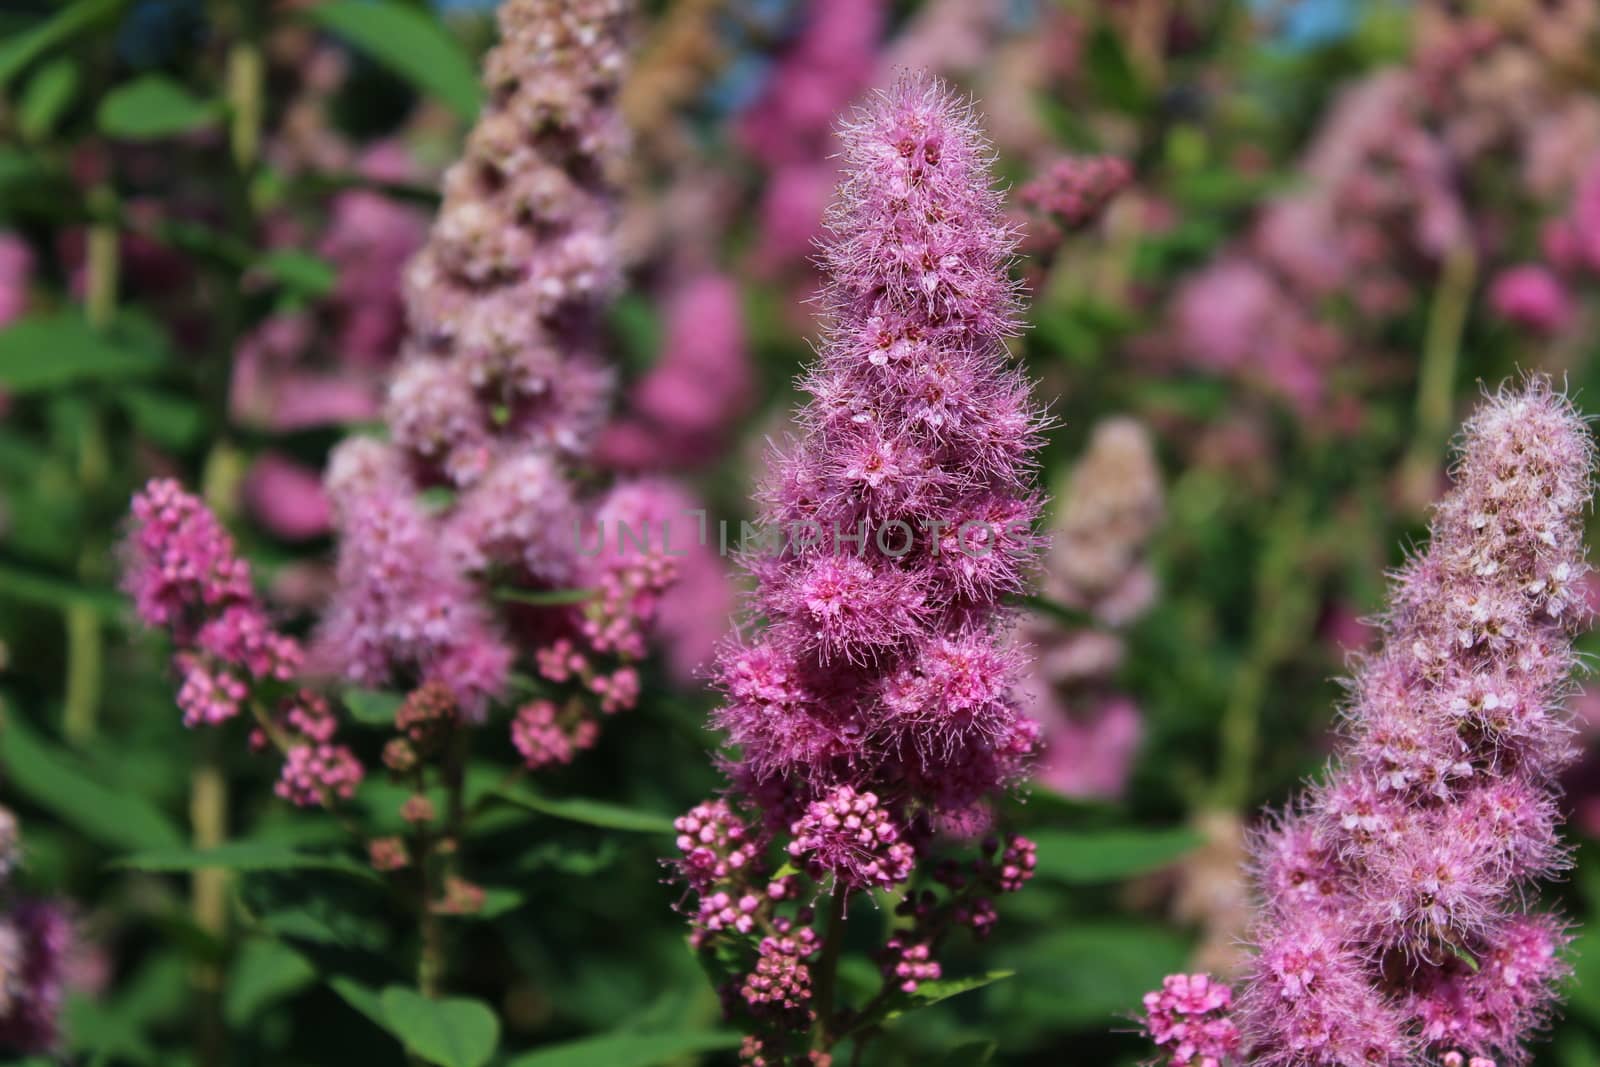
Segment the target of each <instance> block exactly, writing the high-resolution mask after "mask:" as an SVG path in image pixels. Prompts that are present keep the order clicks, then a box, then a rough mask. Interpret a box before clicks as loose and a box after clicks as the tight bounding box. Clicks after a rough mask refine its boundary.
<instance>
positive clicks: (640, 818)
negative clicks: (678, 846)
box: [491, 786, 672, 834]
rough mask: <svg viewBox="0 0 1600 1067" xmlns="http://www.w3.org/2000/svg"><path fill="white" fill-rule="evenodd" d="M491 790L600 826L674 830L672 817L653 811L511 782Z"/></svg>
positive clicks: (537, 808)
mask: <svg viewBox="0 0 1600 1067" xmlns="http://www.w3.org/2000/svg"><path fill="white" fill-rule="evenodd" d="M491 792H492V793H493V794H494V795H495V796H497V797H499V798H500V799H502V800H505V801H509V802H510V803H512V804H516V805H518V806H519V807H524V808H527V809H529V810H530V811H536V812H538V813H539V814H541V815H548V816H550V817H551V818H554V819H565V820H567V821H568V822H579V823H583V824H585V825H587V826H598V827H600V828H602V829H605V830H627V831H630V832H633V833H644V834H670V833H672V817H671V816H669V815H661V814H657V813H656V812H653V811H640V810H638V809H637V808H625V807H622V806H621V805H619V804H608V803H606V802H605V801H601V800H582V799H575V798H561V799H557V798H554V797H543V796H540V795H538V794H537V793H533V792H530V791H529V790H526V789H516V788H512V787H510V786H503V787H500V788H497V789H494V790H491Z"/></svg>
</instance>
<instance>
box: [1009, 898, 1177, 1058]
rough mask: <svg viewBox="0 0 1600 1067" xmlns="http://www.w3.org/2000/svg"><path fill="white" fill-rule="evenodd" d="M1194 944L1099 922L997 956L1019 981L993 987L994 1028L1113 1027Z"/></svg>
mask: <svg viewBox="0 0 1600 1067" xmlns="http://www.w3.org/2000/svg"><path fill="white" fill-rule="evenodd" d="M1189 950H1190V943H1189V940H1188V939H1187V938H1185V937H1183V936H1182V935H1180V934H1178V933H1175V932H1174V931H1171V930H1167V929H1165V928H1163V927H1161V926H1157V925H1154V924H1142V923H1130V922H1118V921H1115V920H1104V919H1102V920H1098V921H1095V922H1094V923H1093V924H1092V925H1085V926H1080V927H1066V928H1064V929H1063V928H1058V929H1055V930H1052V931H1050V932H1048V933H1044V934H1042V935H1040V936H1037V937H1034V938H1032V939H1030V940H1028V941H1026V942H1023V943H1020V944H1017V945H1014V946H1011V947H1009V948H1006V949H1002V950H999V951H997V952H996V954H995V955H996V962H998V963H1000V964H1001V965H1003V966H1005V967H1009V968H1012V969H1014V970H1015V971H1016V972H1017V973H1018V974H1019V975H1020V976H1021V978H1020V979H1019V980H1018V981H1015V982H1007V983H1006V984H1004V985H1002V986H999V987H997V988H996V989H995V991H994V994H993V995H992V996H991V997H990V998H989V1001H988V1003H987V1004H986V1005H985V1010H986V1011H987V1012H988V1013H989V1015H990V1016H991V1017H992V1018H993V1019H995V1020H996V1023H995V1025H997V1026H1000V1025H1013V1026H1019V1027H1020V1026H1027V1027H1030V1028H1032V1027H1037V1028H1040V1029H1045V1030H1051V1031H1059V1030H1074V1029H1088V1028H1090V1027H1095V1028H1102V1029H1103V1028H1107V1027H1110V1026H1113V1025H1115V1024H1116V1021H1117V1020H1118V1019H1126V1018H1127V1017H1128V1015H1129V1013H1130V1012H1132V1011H1135V1010H1136V1009H1137V1007H1138V1004H1139V998H1140V997H1142V996H1143V995H1144V994H1145V993H1148V992H1149V991H1150V990H1152V989H1156V988H1159V987H1160V985H1161V979H1162V978H1163V977H1164V976H1166V975H1168V974H1171V973H1173V972H1174V971H1176V970H1178V969H1179V968H1181V967H1182V966H1183V965H1184V961H1185V960H1186V959H1188V956H1189Z"/></svg>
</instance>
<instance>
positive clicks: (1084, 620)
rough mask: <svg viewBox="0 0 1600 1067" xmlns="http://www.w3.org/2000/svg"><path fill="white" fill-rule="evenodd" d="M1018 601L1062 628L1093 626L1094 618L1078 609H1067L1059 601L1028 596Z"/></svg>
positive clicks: (1044, 597)
mask: <svg viewBox="0 0 1600 1067" xmlns="http://www.w3.org/2000/svg"><path fill="white" fill-rule="evenodd" d="M1018 600H1019V601H1020V602H1021V603H1022V604H1023V605H1025V606H1027V607H1029V608H1032V609H1033V610H1034V611H1037V612H1038V613H1039V614H1041V615H1048V616H1050V617H1051V618H1052V619H1054V620H1056V621H1057V622H1059V623H1061V624H1062V625H1063V626H1072V627H1078V626H1093V625H1094V624H1095V621H1094V616H1093V615H1090V614H1089V613H1088V612H1087V611H1083V610H1081V609H1079V608H1073V607H1068V606H1067V605H1066V604H1063V603H1061V601H1059V600H1051V599H1050V598H1049V597H1046V596H1039V595H1036V594H1034V595H1029V596H1023V597H1019V598H1018Z"/></svg>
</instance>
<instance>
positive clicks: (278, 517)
mask: <svg viewBox="0 0 1600 1067" xmlns="http://www.w3.org/2000/svg"><path fill="white" fill-rule="evenodd" d="M243 493H244V502H245V506H246V507H247V508H249V509H250V511H251V513H252V514H253V515H255V516H256V518H257V519H259V520H260V521H261V524H262V525H263V526H265V527H266V528H267V529H268V530H270V531H272V532H273V533H274V534H276V535H277V536H279V537H282V538H285V539H286V540H291V541H303V540H306V539H307V538H311V537H317V536H319V535H321V534H323V533H326V532H327V531H328V529H329V527H330V526H331V524H332V515H331V513H330V510H329V507H328V498H327V496H326V495H325V494H324V493H323V490H322V479H321V478H320V477H319V476H318V475H317V473H316V472H315V471H313V470H311V469H310V468H308V467H305V466H302V465H301V464H299V463H296V462H295V461H294V460H292V459H289V458H288V457H287V456H285V455H283V454H282V453H279V452H267V453H264V454H262V455H261V456H260V457H259V458H258V459H257V460H256V461H255V463H253V464H252V465H251V467H250V472H249V473H248V474H247V475H245V480H244V488H243Z"/></svg>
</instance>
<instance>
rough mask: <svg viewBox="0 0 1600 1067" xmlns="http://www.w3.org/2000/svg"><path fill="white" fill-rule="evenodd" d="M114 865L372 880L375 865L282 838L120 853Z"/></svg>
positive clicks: (167, 870)
mask: <svg viewBox="0 0 1600 1067" xmlns="http://www.w3.org/2000/svg"><path fill="white" fill-rule="evenodd" d="M111 865H112V866H114V867H125V868H129V869H132V870H138V871H151V872H160V873H170V872H175V871H199V870H207V869H213V868H220V869H223V870H230V871H313V870H315V871H336V872H338V873H341V874H348V875H351V876H353V877H357V878H362V879H365V880H372V879H375V878H376V877H377V875H376V874H374V873H373V871H372V869H371V868H369V867H366V866H363V865H362V864H359V863H356V862H355V861H354V860H351V859H349V858H348V857H346V856H323V855H317V854H315V853H310V852H300V851H298V850H296V849H295V848H294V847H293V846H292V845H289V844H287V843H285V842H281V841H230V842H228V843H227V844H224V845H218V846H217V847H216V848H208V849H194V848H182V847H179V848H163V849H151V850H148V851H145V852H136V853H133V854H132V855H128V856H119V857H118V858H117V859H115V860H113V861H112V864H111Z"/></svg>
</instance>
